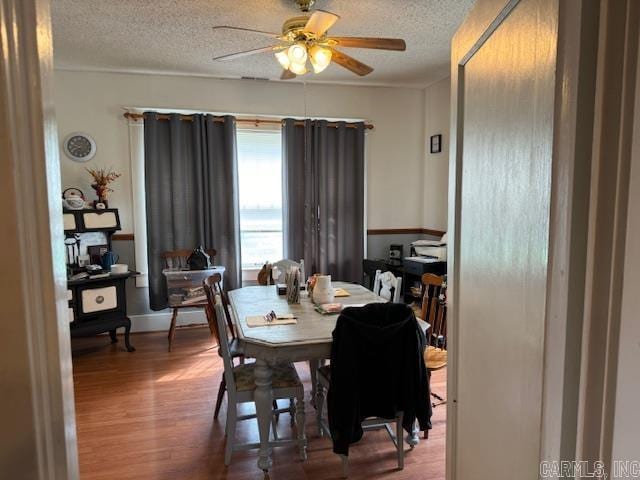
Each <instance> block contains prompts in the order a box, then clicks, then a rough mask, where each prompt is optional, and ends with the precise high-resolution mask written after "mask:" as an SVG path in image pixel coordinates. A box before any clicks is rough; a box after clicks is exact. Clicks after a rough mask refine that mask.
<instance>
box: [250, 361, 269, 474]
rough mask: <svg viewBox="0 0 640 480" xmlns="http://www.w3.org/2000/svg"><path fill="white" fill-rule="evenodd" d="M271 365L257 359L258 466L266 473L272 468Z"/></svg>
mask: <svg viewBox="0 0 640 480" xmlns="http://www.w3.org/2000/svg"><path fill="white" fill-rule="evenodd" d="M272 373H273V372H272V371H271V367H270V366H269V364H268V363H267V362H265V361H264V360H260V359H256V367H255V377H256V379H255V380H256V391H255V397H254V398H255V402H256V415H257V417H258V431H259V432H260V453H259V455H260V456H259V458H258V468H260V469H261V470H263V471H264V472H265V473H266V472H268V471H269V469H270V468H271V445H270V444H269V434H270V429H271V415H272V411H271V409H272V408H273V407H272V403H273V402H272V393H273V392H272V390H271V375H272Z"/></svg>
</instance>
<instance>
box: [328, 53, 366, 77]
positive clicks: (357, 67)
mask: <svg viewBox="0 0 640 480" xmlns="http://www.w3.org/2000/svg"><path fill="white" fill-rule="evenodd" d="M331 52H332V55H331V60H332V61H334V62H336V63H337V64H338V65H340V66H341V67H344V68H346V69H347V70H351V71H352V72H353V73H355V74H356V75H360V76H361V77H364V76H365V75H369V74H370V73H371V72H373V68H371V67H370V66H369V65H365V64H364V63H362V62H360V61H358V60H356V59H355V58H353V57H350V56H349V55H347V54H346V53H342V52H340V51H339V50H336V49H335V48H332V49H331Z"/></svg>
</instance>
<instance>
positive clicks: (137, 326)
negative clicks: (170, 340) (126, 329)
mask: <svg viewBox="0 0 640 480" xmlns="http://www.w3.org/2000/svg"><path fill="white" fill-rule="evenodd" d="M171 315H172V312H171V310H164V311H162V312H157V313H145V314H141V315H129V318H130V319H131V331H132V332H134V333H140V332H167V331H169V324H170V323H171ZM206 324H207V319H206V317H205V315H204V310H202V309H193V310H181V311H179V312H178V320H177V322H176V325H178V326H179V327H181V326H185V325H206Z"/></svg>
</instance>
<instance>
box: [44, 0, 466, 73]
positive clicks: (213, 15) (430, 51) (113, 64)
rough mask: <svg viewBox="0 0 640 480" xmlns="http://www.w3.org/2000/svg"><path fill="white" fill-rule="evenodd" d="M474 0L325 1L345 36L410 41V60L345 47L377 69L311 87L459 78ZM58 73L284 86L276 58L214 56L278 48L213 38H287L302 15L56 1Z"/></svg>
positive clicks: (215, 2) (243, 4) (291, 7)
mask: <svg viewBox="0 0 640 480" xmlns="http://www.w3.org/2000/svg"><path fill="white" fill-rule="evenodd" d="M473 2H474V0H317V2H316V6H315V8H320V9H323V10H329V11H331V12H334V13H337V14H338V15H340V16H341V19H340V20H338V22H337V23H336V24H335V25H334V27H333V28H332V29H331V30H330V33H331V34H333V35H336V36H372V37H396V38H404V39H405V40H406V42H407V50H406V51H405V52H391V51H375V50H363V49H345V52H346V53H349V55H351V56H353V57H355V58H357V59H358V60H361V61H363V62H364V63H367V64H369V65H370V66H372V67H373V68H374V69H375V70H374V72H373V73H371V74H370V75H368V76H367V77H362V78H360V77H357V76H356V75H354V74H352V73H351V72H349V71H347V70H344V69H343V68H341V67H340V66H338V65H335V64H332V65H331V66H330V67H329V68H327V70H325V71H324V72H322V73H320V74H318V75H314V74H307V75H305V76H304V77H302V78H303V79H304V80H305V81H310V82H311V81H321V82H340V83H344V82H350V83H357V84H368V85H392V84H393V85H412V86H423V85H427V84H429V83H431V82H433V81H435V80H439V79H440V78H443V77H444V76H446V75H447V74H448V71H449V45H450V41H451V38H452V36H453V34H454V33H455V31H456V29H457V28H458V26H459V25H460V23H462V20H463V18H464V16H465V15H466V13H467V11H468V10H469V8H470V7H471V5H472V4H473ZM51 4H52V16H53V39H54V57H55V65H56V67H58V68H66V69H89V70H108V71H135V72H157V73H171V74H190V75H207V76H214V77H232V78H233V77H235V78H238V77H243V76H244V77H263V78H268V79H272V80H275V79H278V78H279V76H280V72H281V70H280V67H279V66H278V64H277V62H276V61H275V59H274V58H273V55H271V54H269V53H266V54H265V53H263V54H258V55H255V56H250V57H245V58H240V59H237V60H231V61H227V62H213V61H212V60H211V58H212V57H214V56H217V55H223V54H227V53H233V52H236V51H240V50H247V49H250V48H257V47H262V46H266V45H269V44H270V42H269V39H268V38H265V37H261V36H259V35H255V34H251V33H243V32H232V31H215V32H214V31H213V30H212V29H211V26H212V25H234V26H241V27H247V28H255V29H259V30H268V31H273V32H280V29H281V26H282V22H283V21H284V20H285V19H287V18H289V17H292V16H296V15H300V11H299V10H298V9H297V7H296V6H295V3H294V0H52V2H51Z"/></svg>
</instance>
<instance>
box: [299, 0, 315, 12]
mask: <svg viewBox="0 0 640 480" xmlns="http://www.w3.org/2000/svg"><path fill="white" fill-rule="evenodd" d="M296 3H297V4H298V7H300V10H302V11H303V12H308V11H309V9H310V8H311V7H313V4H314V3H316V0H296Z"/></svg>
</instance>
